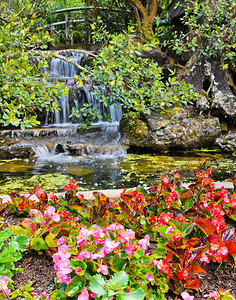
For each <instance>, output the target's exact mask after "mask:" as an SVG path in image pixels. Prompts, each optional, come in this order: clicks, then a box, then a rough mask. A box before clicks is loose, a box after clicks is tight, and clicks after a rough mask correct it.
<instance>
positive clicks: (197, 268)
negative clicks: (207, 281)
mask: <svg viewBox="0 0 236 300" xmlns="http://www.w3.org/2000/svg"><path fill="white" fill-rule="evenodd" d="M188 273H189V274H196V273H206V270H204V269H203V268H202V267H201V266H200V265H198V264H195V265H192V266H190V267H188Z"/></svg>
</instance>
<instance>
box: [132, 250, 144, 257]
mask: <svg viewBox="0 0 236 300" xmlns="http://www.w3.org/2000/svg"><path fill="white" fill-rule="evenodd" d="M144 253H145V251H144V250H143V249H138V250H136V251H135V253H134V257H137V258H139V257H141V256H143V255H144Z"/></svg>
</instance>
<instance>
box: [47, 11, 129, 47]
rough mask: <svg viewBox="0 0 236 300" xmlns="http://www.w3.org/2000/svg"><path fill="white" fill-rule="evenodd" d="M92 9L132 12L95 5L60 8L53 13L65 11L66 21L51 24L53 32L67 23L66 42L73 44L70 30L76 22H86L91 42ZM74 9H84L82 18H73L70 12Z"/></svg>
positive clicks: (87, 35) (88, 40) (88, 39)
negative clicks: (90, 14)
mask: <svg viewBox="0 0 236 300" xmlns="http://www.w3.org/2000/svg"><path fill="white" fill-rule="evenodd" d="M91 10H101V11H106V10H107V11H111V12H118V13H130V11H129V10H122V9H110V8H108V7H94V6H86V7H71V8H63V9H58V10H56V11H54V12H53V14H59V13H65V21H60V22H55V23H51V24H49V26H50V29H51V31H52V32H53V31H54V30H55V28H56V26H58V25H63V24H64V25H65V36H66V44H68V45H69V44H73V39H71V38H70V31H71V29H72V27H73V24H74V23H85V25H86V31H87V32H86V40H87V42H88V43H90V42H91V31H90V29H91V28H90V23H91V22H92V21H91V20H90V19H89V18H88V11H91ZM74 11H82V12H83V11H84V13H83V18H82V19H75V20H74V19H71V18H70V13H71V12H74Z"/></svg>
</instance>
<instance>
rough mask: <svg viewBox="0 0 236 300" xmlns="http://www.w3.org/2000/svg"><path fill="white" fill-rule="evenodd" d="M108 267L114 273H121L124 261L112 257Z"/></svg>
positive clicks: (123, 259)
mask: <svg viewBox="0 0 236 300" xmlns="http://www.w3.org/2000/svg"><path fill="white" fill-rule="evenodd" d="M110 265H111V268H112V270H113V271H114V272H119V271H122V270H123V268H124V267H125V265H126V259H125V258H122V257H116V256H113V257H112V258H111V260H110Z"/></svg>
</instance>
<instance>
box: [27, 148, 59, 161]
mask: <svg viewBox="0 0 236 300" xmlns="http://www.w3.org/2000/svg"><path fill="white" fill-rule="evenodd" d="M32 150H33V151H34V152H35V154H36V156H37V157H38V158H41V159H45V158H48V157H49V156H51V155H53V154H54V151H52V152H50V151H49V149H48V147H47V146H46V145H43V146H36V147H33V148H32Z"/></svg>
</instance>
